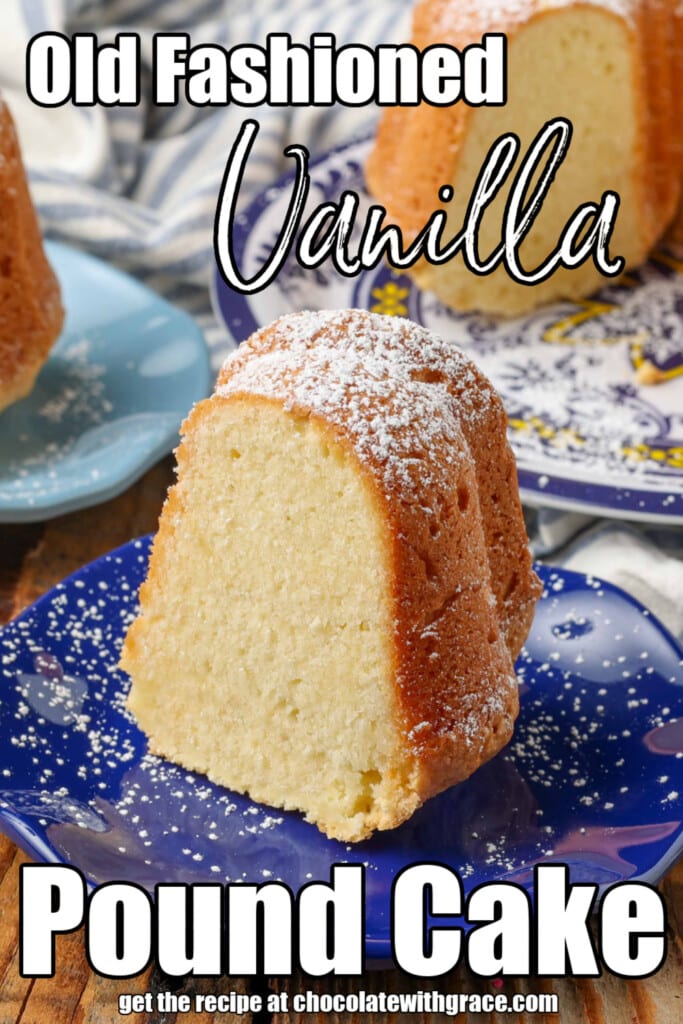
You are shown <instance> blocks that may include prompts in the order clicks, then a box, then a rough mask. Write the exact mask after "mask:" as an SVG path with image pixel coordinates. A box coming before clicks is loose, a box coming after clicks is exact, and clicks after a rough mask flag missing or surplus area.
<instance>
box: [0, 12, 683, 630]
mask: <svg viewBox="0 0 683 1024" xmlns="http://www.w3.org/2000/svg"><path fill="white" fill-rule="evenodd" d="M411 8H412V0H372V2H369V0H4V2H3V5H2V26H1V27H0V86H1V87H2V88H3V90H4V92H5V95H6V97H7V99H8V101H9V103H10V106H11V108H12V111H13V113H14V115H15V118H16V120H17V123H18V128H19V133H20V136H21V141H22V145H23V149H24V155H25V159H26V162H27V164H28V166H29V169H30V174H31V182H32V188H33V193H34V196H35V199H36V202H37V204H38V207H39V210H40V214H41V217H42V220H43V224H44V227H45V229H46V231H47V233H48V234H49V235H51V236H52V237H55V238H60V239H63V240H64V241H67V242H70V243H72V244H75V245H77V246H79V247H81V248H84V249H87V250H89V251H90V252H93V253H95V254H97V255H99V256H101V257H103V258H104V259H107V260H111V261H113V262H116V263H117V264H119V265H120V266H122V267H123V268H124V269H126V270H129V271H131V272H132V273H134V274H136V275H137V276H138V277H139V278H141V279H142V280H144V281H145V282H146V283H147V284H148V285H149V286H150V287H152V288H154V289H155V290H157V291H158V292H160V293H161V294H163V295H165V296H166V297H167V298H169V299H170V300H171V301H173V302H176V303H178V304H179V305H182V306H184V307H185V308H186V309H187V310H188V311H189V312H190V313H192V314H193V315H194V316H195V317H196V318H197V320H198V321H199V323H200V324H201V326H202V327H203V329H204V332H205V335H206V338H207V342H208V343H209V346H210V348H211V351H212V356H213V361H214V366H218V365H219V363H220V362H221V360H222V358H223V356H224V355H225V354H226V352H227V350H228V348H229V346H230V342H229V339H228V338H227V335H226V334H225V332H224V331H223V330H222V329H221V328H220V327H219V326H218V325H217V323H216V321H215V319H214V317H213V316H212V314H211V308H210V303H209V293H208V285H209V280H210V276H211V273H212V271H213V251H212V232H213V220H214V214H215V207H216V199H217V194H218V189H219V184H220V181H221V178H222V174H223V171H224V168H225V162H226V158H227V156H228V153H229V151H230V147H231V144H232V142H233V140H234V138H235V135H236V133H237V131H238V129H239V126H240V125H241V123H242V121H243V120H244V119H245V117H247V116H249V117H256V118H257V119H258V120H259V122H260V133H259V138H258V140H257V143H256V146H255V149H254V151H253V152H252V154H251V156H250V158H249V166H248V169H247V173H246V176H245V181H244V184H243V193H242V196H243V200H244V199H246V198H248V197H249V196H250V195H253V194H254V193H256V192H258V191H259V190H260V189H262V188H263V187H265V186H267V185H269V184H270V183H272V182H273V181H274V180H275V179H276V178H277V177H278V175H279V174H280V172H281V171H282V169H283V167H284V158H283V149H284V147H285V146H286V145H287V144H288V143H289V142H299V143H303V144H305V145H307V146H308V147H309V149H310V150H311V152H312V153H313V154H315V153H316V152H323V151H325V150H326V149H329V148H330V147H332V146H335V145H338V144H340V143H342V142H346V141H348V140H350V139H351V138H353V137H354V136H359V135H361V134H366V133H367V132H369V131H370V130H371V128H372V125H373V123H374V120H375V117H376V112H375V111H373V110H372V109H371V108H367V107H361V108H357V109H345V108H342V107H334V108H321V109H315V108H288V109H283V108H268V107H262V108H255V109H253V108H252V109H249V110H246V109H245V108H240V107H231V106H228V107H225V108H222V109H211V108H203V109H198V108H195V107H192V106H190V105H189V104H187V103H186V102H184V101H181V102H180V103H179V105H178V106H177V107H172V108H158V107H155V106H154V104H153V103H152V102H151V98H150V90H149V88H147V89H145V88H144V83H147V85H148V83H149V77H148V74H147V77H145V78H143V90H142V102H141V104H140V106H139V107H137V108H120V109H117V108H110V109H106V108H103V107H92V108H81V109H74V108H72V107H70V106H68V105H67V106H64V107H61V108H57V109H53V110H45V109H41V108H39V107H36V106H34V105H33V104H32V103H31V101H30V100H29V99H28V97H27V96H26V89H25V67H26V65H25V54H26V46H27V43H28V40H29V39H30V37H31V36H32V35H34V34H36V33H38V32H42V31H46V30H53V31H60V32H64V33H67V34H70V33H73V32H96V33H97V35H98V37H99V39H100V41H101V42H106V41H112V40H113V39H114V37H115V35H116V33H117V32H120V31H134V32H138V33H139V34H140V36H141V40H142V56H143V64H144V65H145V67H146V68H147V69H148V68H149V65H150V57H151V47H152V37H153V35H154V33H155V32H157V31H187V32H189V33H190V34H191V36H192V39H193V41H194V42H195V43H196V42H203V43H209V42H216V43H220V44H221V45H223V46H225V47H230V46H233V45H235V44H237V43H243V42H258V43H262V44H263V43H264V41H265V38H266V35H267V34H268V33H269V32H289V33H290V34H291V35H292V38H293V39H294V40H295V41H301V42H307V41H308V40H309V37H310V36H311V34H312V33H314V32H322V31H324V32H334V33H335V36H336V39H337V43H338V45H341V44H343V43H350V42H360V43H365V44H368V45H372V44H375V43H378V42H399V41H402V40H404V39H406V38H407V36H408V34H409V22H410V11H411ZM528 522H529V528H530V535H531V539H532V545H533V548H534V551H535V553H536V554H537V555H538V556H539V557H544V558H547V559H548V560H550V561H558V562H564V563H566V564H567V565H569V566H570V567H571V568H576V569H580V570H582V571H588V572H593V573H594V574H596V575H602V576H604V577H605V578H606V579H608V580H610V581H612V582H615V583H617V584H618V585H620V586H622V587H624V588H625V589H627V590H629V591H630V592H631V593H632V594H633V595H634V596H635V597H637V598H639V599H640V600H641V601H642V602H643V603H645V604H646V605H649V606H650V607H651V608H652V610H653V611H654V612H655V613H656V614H657V615H658V616H659V617H660V618H661V619H662V621H663V622H665V623H666V624H667V625H668V626H669V628H670V629H671V630H672V631H673V632H675V633H676V634H678V635H679V636H683V561H682V560H681V558H682V556H683V531H682V530H681V529H680V528H674V529H670V530H665V529H658V530H647V529H644V528H637V527H635V526H632V527H631V526H624V525H620V524H614V523H610V522H609V521H605V520H596V519H594V518H592V517H586V516H582V515H577V514H575V513H571V512H568V513H564V512H557V511H555V510H547V509H546V510H542V511H540V512H533V511H529V514H528Z"/></svg>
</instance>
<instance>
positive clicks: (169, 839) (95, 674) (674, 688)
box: [0, 540, 683, 960]
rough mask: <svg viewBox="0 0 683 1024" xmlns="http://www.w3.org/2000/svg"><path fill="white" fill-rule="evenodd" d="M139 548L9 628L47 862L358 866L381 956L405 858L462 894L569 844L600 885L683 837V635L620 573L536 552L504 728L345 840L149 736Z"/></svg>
mask: <svg viewBox="0 0 683 1024" xmlns="http://www.w3.org/2000/svg"><path fill="white" fill-rule="evenodd" d="M148 554H149V541H148V540H144V541H134V542H131V543H130V544H127V545H126V546H125V547H122V548H120V549H119V550H118V551H115V552H113V553H112V554H110V555H107V556H105V557H104V558H101V559H100V560H99V561H97V562H93V563H92V564H91V565H90V566H87V567H86V568H84V569H81V570H79V571H78V572H77V573H76V574H75V575H74V576H72V577H70V578H69V579H68V580H66V581H65V582H64V583H61V584H59V586H57V587H56V588H55V589H54V590H53V591H52V592H51V593H49V594H47V595H46V596H45V597H43V598H42V599H41V600H40V601H38V602H37V604H35V605H33V607H31V608H29V609H28V610H27V611H25V612H24V613H23V614H22V615H21V616H20V617H19V618H18V619H17V620H16V621H15V622H13V623H11V624H10V625H8V626H7V627H5V629H4V630H2V632H0V665H1V666H2V668H1V669H0V680H1V682H0V733H1V735H2V736H3V742H2V743H1V744H0V828H1V829H2V830H3V831H5V832H6V833H7V834H8V835H9V836H10V837H11V838H12V839H14V840H15V841H16V842H18V843H19V844H20V845H21V846H22V847H23V848H24V849H25V850H27V851H28V852H29V853H30V854H31V856H33V857H34V858H36V859H37V860H40V861H48V862H55V863H60V862H61V863H66V864H74V865H76V866H77V867H79V868H80V869H81V870H82V871H83V872H84V873H85V875H86V877H87V878H88V880H89V881H90V882H91V883H98V882H105V881H111V880H127V881H133V882H137V883H138V884H140V885H143V886H145V887H147V888H149V889H151V888H153V886H154V884H155V883H156V882H158V881H165V882H183V883H192V882H207V881H213V882H229V881H241V880H244V881H251V882H263V881H265V880H267V879H282V880H284V881H285V882H287V883H288V884H289V886H290V887H291V888H292V889H294V890H297V889H299V888H300V887H301V886H302V885H303V884H305V883H306V882H307V881H310V880H311V879H320V880H323V881H329V872H330V867H331V865H332V864H335V863H338V862H340V861H348V862H350V863H363V864H365V865H366V866H367V867H366V937H367V951H368V954H369V956H370V957H372V958H373V959H380V960H388V959H389V957H390V942H389V904H390V894H391V885H392V881H393V879H394V877H395V876H396V873H397V872H398V871H399V870H400V869H401V868H403V867H405V866H406V865H408V864H411V863H414V862H419V861H437V862H439V863H443V864H446V865H448V866H450V867H452V868H453V869H454V870H456V871H457V872H458V873H459V874H460V876H461V877H462V879H463V884H464V887H465V890H466V891H467V892H469V891H471V890H472V889H473V888H474V887H475V886H476V885H478V884H479V883H480V882H485V881H490V880H493V879H504V880H508V881H513V882H516V883H518V884H519V885H522V886H524V887H525V888H526V889H530V888H531V885H532V875H533V866H534V865H535V864H538V863H553V862H558V861H559V862H562V863H566V864H568V865H569V867H570V872H571V878H572V880H573V881H587V882H594V883H598V884H600V885H601V886H609V885H611V884H613V883H615V882H619V881H622V880H624V879H635V878H639V879H644V880H646V881H649V882H654V881H655V880H656V879H658V878H659V877H660V876H661V875H662V874H664V872H665V871H666V870H667V869H668V868H669V867H670V866H671V864H672V863H673V861H674V860H675V859H676V857H677V856H679V855H680V854H681V852H682V851H683V661H682V659H683V652H682V651H681V649H680V648H679V647H678V645H677V644H676V642H675V641H674V640H673V639H672V638H671V636H670V635H669V634H668V633H667V632H666V630H665V629H664V628H663V627H662V626H661V625H660V624H659V623H658V622H657V621H656V620H655V619H654V618H653V617H652V616H651V615H650V614H649V613H648V612H647V611H646V610H645V609H643V608H642V607H641V606H640V605H639V604H637V603H636V602H635V601H634V600H633V599H632V598H630V597H628V596H627V595H626V594H624V593H622V592H621V591H619V590H617V589H616V588H615V587H612V586H610V585H609V584H606V583H601V582H600V581H598V580H593V579H590V578H586V577H585V576H581V575H579V574H577V573H571V572H567V571H563V570H559V569H549V568H547V567H541V568H540V569H539V572H540V574H541V577H542V579H543V582H544V584H545V592H544V594H543V597H542V598H541V600H540V602H539V604H538V607H537V611H536V617H535V619H534V623H533V626H532V629H531V633H530V636H529V640H528V643H527V646H526V648H525V650H524V652H523V654H522V657H521V658H520V660H519V662H518V665H517V670H518V674H519V677H520V683H521V712H520V716H519V719H518V721H517V725H516V728H515V735H514V737H513V740H512V742H511V743H510V745H509V746H508V747H507V748H506V749H505V750H504V751H503V752H502V753H501V754H499V755H498V757H497V758H495V759H494V760H493V761H492V762H490V763H489V764H488V765H485V766H484V767H483V768H481V769H480V770H479V771H478V772H476V773H475V774H474V775H473V776H472V778H471V779H468V780H467V781H466V782H463V783H461V784H460V785H459V786H455V787H453V788H452V789H451V790H449V791H448V792H446V793H443V794H442V795H441V796H438V797H436V798H435V799H433V800H430V801H428V802H427V803H426V804H425V806H424V807H423V808H422V809H421V810H419V811H418V812H417V814H415V815H414V817H413V818H411V820H410V821H408V822H406V823H405V824H404V825H403V826H401V827H400V828H398V829H395V830H394V831H391V832H380V833H378V834H376V835H375V836H374V837H373V838H372V839H371V840H368V841H367V842H364V843H360V844H357V845H355V846H346V845H344V844H342V843H338V842H335V841H333V840H330V839H327V838H326V837H325V836H323V835H322V834H321V833H320V832H319V831H318V829H317V828H315V826H314V825H310V824H307V823H306V822H305V821H303V820H302V818H301V816H300V815H298V814H293V813H283V812H282V811H278V810H273V809H272V808H268V807H264V806H262V805H260V804H254V803H252V801H250V800H249V799H248V798H246V797H243V796H239V795H237V794H235V793H232V792H230V791H228V790H226V789H223V788H221V787H220V786H215V785H213V784H212V783H211V782H209V781H208V780H207V779H206V778H205V777H204V776H201V775H198V774H196V773H194V772H193V773H190V772H187V771H185V770H184V769H183V768H180V767H178V766H177V765H173V764H169V763H168V762H167V761H162V760H160V759H159V758H157V757H152V756H151V755H149V754H148V753H147V749H146V748H147V744H146V740H145V737H144V736H143V735H142V733H141V732H140V731H139V729H138V728H137V726H136V725H135V723H134V722H133V721H132V719H131V718H130V716H129V715H128V713H127V712H126V711H125V709H124V703H125V697H126V692H127V689H128V680H127V678H126V676H125V675H124V674H123V673H121V672H120V671H119V669H118V667H117V664H118V659H119V652H120V649H121V644H122V642H123V636H124V633H125V630H126V628H127V625H128V623H129V622H130V621H131V619H132V617H133V615H134V614H135V611H136V606H137V591H138V587H139V585H140V583H141V581H142V579H143V578H144V576H145V573H146V567H147V559H148ZM264 742H267V737H264Z"/></svg>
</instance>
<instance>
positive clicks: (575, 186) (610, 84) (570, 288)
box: [366, 0, 683, 316]
mask: <svg viewBox="0 0 683 1024" xmlns="http://www.w3.org/2000/svg"><path fill="white" fill-rule="evenodd" d="M675 7H676V5H675V4H674V3H673V2H672V0H662V2H660V0H506V2H501V0H476V2H475V0H420V2H419V3H418V4H417V5H416V7H415V11H414V18H413V36H412V43H413V45H414V46H416V47H417V48H418V49H420V50H424V49H425V48H427V47H428V46H430V45H432V44H434V43H447V44H450V45H452V46H455V47H456V48H457V49H459V50H461V51H463V50H465V49H466V48H467V47H468V46H469V45H470V44H473V43H480V42H481V40H482V38H483V37H484V36H485V35H486V34H487V33H502V34H504V35H505V37H506V40H507V67H506V81H507V99H506V102H505V104H503V105H502V106H483V105H482V106H479V107H472V106H467V105H466V104H465V103H463V102H457V103H454V104H451V105H450V106H444V107H435V106H429V105H428V104H426V103H421V104H419V105H417V106H403V107H398V106H397V107H391V108H387V109H386V110H385V111H384V113H383V116H382V121H381V124H380V127H379V130H378V134H377V140H376V143H375V146H374V148H373V151H372V153H371V155H370V158H369V161H368V165H367V168H366V176H367V182H368V187H369V189H370V192H371V194H372V195H373V197H374V198H375V199H376V200H378V201H379V202H380V203H381V204H382V205H383V206H385V207H386V210H387V215H388V219H389V221H391V222H392V223H395V224H398V225H399V226H400V227H401V229H402V231H403V233H404V236H405V237H406V238H408V239H413V238H414V237H415V236H416V235H417V233H418V232H419V231H420V230H421V228H422V227H423V225H424V224H425V222H426V221H427V218H428V217H429V216H430V214H431V212H432V211H433V210H434V209H436V208H438V207H439V206H440V205H441V204H440V203H439V200H438V191H439V188H440V186H442V185H451V186H452V187H453V190H454V196H453V200H452V202H450V203H448V204H447V206H446V207H445V208H446V209H447V211H448V218H447V226H446V228H445V230H444V236H443V237H444V240H450V239H451V238H453V237H454V236H455V235H456V234H457V233H458V232H460V230H461V229H462V226H463V224H464V223H465V220H466V213H467V209H468V204H469V203H470V201H471V196H472V193H473V191H474V189H475V183H476V181H477V179H478V177H479V174H480V172H481V169H482V166H483V165H484V162H485V159H486V156H487V154H488V152H489V150H490V148H491V146H492V145H493V144H494V143H495V141H496V140H497V139H499V138H500V137H501V136H503V135H505V134H507V133H513V134H514V135H516V136H517V138H518V139H519V142H520V156H519V157H518V159H517V162H516V164H515V168H514V170H513V171H512V172H510V173H509V174H508V176H507V178H506V179H505V181H504V182H503V184H502V186H501V188H500V191H499V192H498V194H497V195H496V197H495V199H494V200H493V201H491V202H490V204H489V205H488V206H487V207H486V208H485V209H484V211H483V214H482V217H481V220H480V222H479V225H478V243H477V251H478V253H479V256H480V261H481V262H482V263H484V262H486V260H488V259H489V257H490V256H491V255H492V254H493V253H495V252H496V251H497V249H498V248H499V247H500V246H501V241H502V225H503V223H504V220H505V209H506V204H507V202H508V199H509V197H510V191H511V185H512V181H513V179H514V176H515V173H516V172H517V170H518V168H519V166H520V163H521V161H522V159H523V156H524V155H525V154H526V153H527V152H528V150H529V147H530V146H531V145H532V143H533V140H534V139H535V138H536V136H537V135H538V133H539V132H540V131H541V129H542V128H543V126H544V124H545V123H546V122H550V121H553V120H554V119H556V118H560V117H562V118H566V119H568V120H569V121H570V122H571V124H572V126H573V134H572V139H571V144H570V146H569V148H568V150H567V153H566V155H565V158H564V161H563V163H562V166H560V167H559V169H558V170H557V174H556V177H555V179H554V180H553V182H552V185H551V186H550V188H549V190H548V193H547V196H546V197H545V199H544V201H543V204H542V207H541V208H539V209H537V210H536V211H535V213H534V215H533V217H532V219H531V221H530V224H529V226H528V232H527V233H526V236H525V237H524V238H523V240H522V241H521V242H520V244H519V247H518V249H519V252H518V257H519V263H520V264H521V266H522V267H523V268H524V270H525V272H526V273H531V272H533V271H535V270H536V269H537V268H538V267H539V266H542V265H543V264H544V261H545V260H546V259H547V257H548V256H549V254H550V253H551V252H554V251H555V249H556V247H557V245H558V243H559V240H560V238H561V237H562V233H563V231H564V229H565V227H566V225H567V224H568V223H569V222H570V220H571V218H572V217H573V215H574V213H575V211H576V210H577V209H578V208H579V207H580V206H582V205H583V204H584V203H587V202H593V203H596V204H597V203H599V202H600V200H601V197H602V195H603V193H604V192H616V193H618V195H619V197H620V205H619V209H618V213H617V216H616V222H615V227H614V233H613V235H612V237H611V238H610V239H609V247H608V248H609V252H610V255H611V257H612V258H614V257H617V256H621V257H623V259H624V260H625V264H626V267H627V268H628V267H635V266H637V265H638V264H640V263H642V262H643V260H645V259H646V258H647V256H648V254H649V252H650V251H651V249H652V247H653V246H654V245H655V244H656V243H657V242H658V240H659V239H661V237H662V235H663V234H664V232H665V230H666V228H667V226H668V225H669V224H670V223H671V221H672V218H673V217H674V213H675V210H676V206H677V204H678V202H679V199H680V196H681V159H682V156H683V153H682V151H681V136H682V134H683V133H682V130H681V112H682V111H683V101H682V100H681V98H680V97H681V92H682V90H681V89H680V88H679V86H678V85H677V82H678V77H679V73H680V70H681V66H682V55H683V31H680V30H679V29H678V25H677V22H676V19H675V11H674V8H675ZM546 159H547V154H546ZM545 164H546V160H545V159H544V160H543V161H542V162H541V167H543V168H545ZM540 173H541V172H540V170H539V171H537V172H536V175H535V176H534V178H533V181H534V182H536V181H537V180H538V176H539V174H540ZM681 220H682V221H683V217H682V218H681ZM580 237H581V238H583V232H582V234H581V236H580ZM410 273H411V274H413V276H414V277H415V279H416V280H417V282H418V284H419V285H420V287H422V288H426V289H429V290H431V291H433V292H434V293H435V294H436V295H438V297H439V298H440V299H441V301H442V302H444V303H445V304H446V305H448V306H452V307H453V308H454V309H458V310H471V309H479V310H482V311H484V312H488V313H495V314H503V315H506V316H516V315H519V314H523V313H526V312H528V311H529V310H532V309H534V308H536V307H537V306H540V305H542V304H543V303H545V302H552V301H556V300H558V299H564V298H566V299H573V300H576V299H581V298H583V297H585V296H588V295H590V294H591V293H593V292H594V291H595V290H596V289H599V288H601V287H603V286H604V285H606V284H607V283H609V280H610V279H609V278H607V277H605V276H604V275H603V273H602V272H601V271H600V269H599V268H598V266H597V265H596V263H595V262H594V260H593V259H588V260H586V261H585V262H584V263H582V264H581V265H580V266H578V267H573V268H570V269H566V268H560V269H557V270H556V271H555V272H554V273H552V274H551V276H550V277H547V278H546V279H545V280H542V281H538V282H537V283H535V284H533V285H531V286H530V285H529V284H521V283H518V282H516V281H515V280H513V278H512V277H511V276H510V275H509V274H508V272H507V270H506V269H505V267H504V266H498V267H497V269H495V270H494V271H493V272H491V273H489V274H486V275H483V276H478V275H476V274H475V273H473V272H472V271H471V270H469V269H468V267H467V266H466V265H465V263H464V261H463V259H462V257H461V256H460V255H458V256H456V257H455V258H453V259H451V260H449V261H448V262H446V263H442V264H439V265H432V264H429V263H427V262H426V261H421V262H419V263H418V264H416V265H415V267H414V268H413V269H412V270H411V271H410ZM612 280H613V279H612Z"/></svg>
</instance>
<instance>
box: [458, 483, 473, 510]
mask: <svg viewBox="0 0 683 1024" xmlns="http://www.w3.org/2000/svg"><path fill="white" fill-rule="evenodd" d="M469 503H470V492H469V490H468V489H467V487H463V486H461V487H458V508H459V509H460V511H461V512H466V511H467V507H468V505H469Z"/></svg>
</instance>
